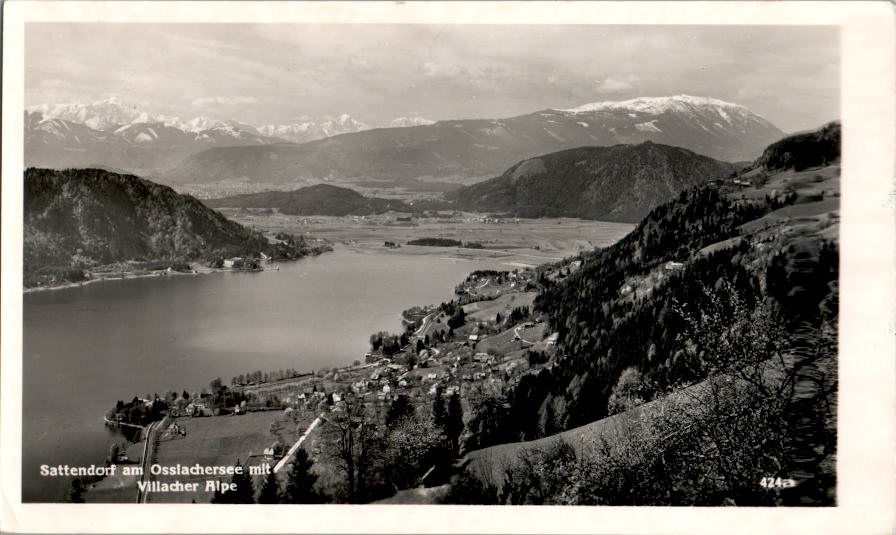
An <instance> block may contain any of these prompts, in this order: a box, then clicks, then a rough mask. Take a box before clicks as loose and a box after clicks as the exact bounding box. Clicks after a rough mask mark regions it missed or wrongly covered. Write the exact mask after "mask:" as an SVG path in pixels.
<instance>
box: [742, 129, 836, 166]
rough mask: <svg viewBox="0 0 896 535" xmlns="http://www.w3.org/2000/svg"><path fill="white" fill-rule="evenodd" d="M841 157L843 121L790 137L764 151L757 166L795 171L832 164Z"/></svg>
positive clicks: (757, 161)
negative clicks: (841, 125) (841, 126)
mask: <svg viewBox="0 0 896 535" xmlns="http://www.w3.org/2000/svg"><path fill="white" fill-rule="evenodd" d="M838 158H840V121H834V122H831V123H828V124H826V125H825V126H823V127H822V128H820V129H818V130H815V131H812V132H806V133H803V134H796V135H793V136H789V137H786V138H784V139H782V140H781V141H778V142H777V143H772V144H771V145H769V146H768V148H766V149H765V151H763V153H762V156H760V157H759V159H757V160H756V162H755V163H754V164H753V167H756V168H758V167H763V168H765V169H767V170H774V169H794V170H796V171H801V170H803V169H805V168H807V167H817V166H820V165H828V164H829V163H831V162H833V161H835V160H837V159H838Z"/></svg>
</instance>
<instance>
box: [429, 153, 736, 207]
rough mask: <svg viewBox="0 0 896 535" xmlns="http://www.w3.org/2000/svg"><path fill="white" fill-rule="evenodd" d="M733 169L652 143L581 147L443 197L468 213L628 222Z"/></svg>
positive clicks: (525, 163) (520, 165)
mask: <svg viewBox="0 0 896 535" xmlns="http://www.w3.org/2000/svg"><path fill="white" fill-rule="evenodd" d="M735 169H736V168H735V166H734V165H732V164H730V163H727V162H720V161H717V160H713V159H712V158H709V157H706V156H701V155H699V154H695V153H693V152H691V151H689V150H687V149H682V148H678V147H672V146H669V145H659V144H655V143H651V142H645V143H641V144H638V145H614V146H611V147H581V148H577V149H571V150H564V151H561V152H555V153H551V154H546V155H544V156H539V157H537V158H531V159H528V160H523V161H522V162H520V163H518V164H516V165H514V166H513V167H511V168H510V169H508V170H507V171H505V172H504V174H502V175H501V176H499V177H496V178H493V179H490V180H486V181H485V182H480V183H478V184H474V185H472V186H468V187H466V188H462V189H460V190H457V191H455V192H451V193H449V194H447V195H446V197H447V198H449V199H454V200H455V202H456V203H457V205H458V207H460V208H462V209H466V210H473V211H488V212H507V213H510V214H513V215H515V216H518V217H543V216H544V217H558V216H564V217H581V218H586V219H602V220H607V221H622V222H632V223H633V222H637V221H639V220H640V219H641V218H642V217H644V216H645V215H647V213H648V212H649V211H650V209H651V208H653V207H655V206H657V205H658V204H661V203H663V202H666V201H668V200H669V199H671V198H673V197H674V196H675V195H676V194H677V193H678V192H680V191H681V190H683V189H685V188H688V187H690V186H694V185H697V184H703V183H706V182H707V181H709V180H711V179H716V178H722V177H725V176H727V175H730V174H731V173H732V172H733V171H734V170H735Z"/></svg>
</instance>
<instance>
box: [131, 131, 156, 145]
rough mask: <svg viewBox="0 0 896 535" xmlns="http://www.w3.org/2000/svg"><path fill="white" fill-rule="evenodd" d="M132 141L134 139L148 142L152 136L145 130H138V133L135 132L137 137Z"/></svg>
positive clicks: (139, 141)
mask: <svg viewBox="0 0 896 535" xmlns="http://www.w3.org/2000/svg"><path fill="white" fill-rule="evenodd" d="M134 141H136V142H137V143H149V142H150V141H152V136H150V135H149V134H147V133H146V132H140V133H139V134H137V137H135V138H134Z"/></svg>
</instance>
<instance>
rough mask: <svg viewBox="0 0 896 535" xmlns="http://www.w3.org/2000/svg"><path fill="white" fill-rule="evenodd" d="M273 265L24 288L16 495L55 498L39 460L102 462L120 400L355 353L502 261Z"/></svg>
mask: <svg viewBox="0 0 896 535" xmlns="http://www.w3.org/2000/svg"><path fill="white" fill-rule="evenodd" d="M277 265H278V266H279V268H280V269H279V271H274V270H269V271H265V272H263V273H216V274H211V275H200V276H171V277H158V278H155V277H154V278H146V279H134V280H126V281H111V282H104V283H97V284H90V285H86V286H83V287H78V288H71V289H66V290H58V291H48V292H37V293H32V294H27V295H25V296H24V305H23V307H24V310H23V316H24V318H23V323H24V355H23V368H24V382H23V385H24V395H23V403H24V414H23V451H22V453H23V463H22V464H23V468H22V470H23V472H22V480H23V500H26V501H58V500H63V499H64V498H65V496H66V492H67V489H68V482H67V481H60V480H55V479H51V478H41V477H40V476H39V475H38V467H39V466H40V465H41V464H50V465H55V464H71V465H89V464H91V463H101V462H102V460H103V458H104V457H105V454H106V452H107V451H108V449H109V445H110V444H111V443H112V442H113V440H114V439H115V438H116V436H119V435H116V432H115V431H113V430H110V429H107V428H106V427H104V426H103V413H104V412H105V411H106V410H107V409H109V408H111V407H112V406H113V405H114V404H115V401H116V400H118V399H131V398H132V397H133V396H135V395H138V396H147V395H148V394H152V393H155V392H158V393H160V394H161V393H163V392H164V391H166V390H168V389H173V390H175V391H181V390H183V389H187V390H195V389H198V388H201V387H203V386H205V385H207V384H208V382H209V381H210V380H211V379H214V378H215V377H220V378H221V379H223V380H224V382H225V383H227V382H229V381H230V378H231V377H233V376H235V375H239V374H240V373H245V372H248V371H252V370H256V369H260V370H263V371H266V370H277V369H281V368H296V369H298V370H303V371H305V370H313V369H317V368H321V367H326V366H340V365H345V364H350V363H351V362H352V361H353V360H355V359H359V358H362V355H363V354H364V352H365V351H366V350H367V345H368V338H369V336H370V334H371V333H373V332H376V331H379V330H390V331H398V330H399V329H400V312H401V311H402V310H404V309H406V308H409V307H411V306H414V305H420V304H429V303H433V304H437V303H439V302H441V301H446V300H448V299H450V298H451V295H452V290H453V288H454V286H455V285H456V284H457V283H459V282H460V281H461V280H462V279H463V278H464V277H465V276H466V275H467V273H469V272H470V271H472V270H474V269H511V268H508V267H507V266H502V265H501V264H499V263H497V262H494V261H492V262H483V261H470V260H447V259H443V258H432V257H426V256H410V255H401V254H390V253H383V254H363V255H362V254H358V253H356V252H354V251H351V250H345V249H338V250H337V251H335V252H333V253H328V254H325V255H322V256H320V257H316V258H309V259H304V260H301V261H298V262H293V263H283V264H277Z"/></svg>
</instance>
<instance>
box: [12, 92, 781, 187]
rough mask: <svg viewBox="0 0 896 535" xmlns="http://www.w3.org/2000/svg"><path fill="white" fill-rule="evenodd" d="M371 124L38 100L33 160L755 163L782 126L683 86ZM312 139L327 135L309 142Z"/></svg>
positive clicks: (497, 169)
mask: <svg viewBox="0 0 896 535" xmlns="http://www.w3.org/2000/svg"><path fill="white" fill-rule="evenodd" d="M368 128H369V126H368V125H365V124H363V123H361V122H359V121H357V120H355V119H353V118H352V117H350V116H348V115H342V116H340V117H338V118H336V119H327V120H324V121H321V122H314V121H305V122H301V123H296V124H290V125H265V126H262V127H259V128H255V127H253V126H250V125H246V124H243V123H240V122H237V121H218V120H215V119H209V118H204V117H199V118H196V119H192V120H190V121H181V120H180V119H179V118H177V117H169V116H152V115H150V114H148V113H145V112H143V111H140V110H138V109H137V108H134V107H132V106H130V107H129V106H126V105H125V104H123V103H122V101H121V100H120V99H115V98H112V99H106V100H103V101H97V102H93V103H89V104H66V105H57V106H50V105H40V106H32V107H30V108H29V109H28V113H27V116H26V128H25V161H26V165H29V166H43V167H52V168H66V167H79V166H80V167H84V166H111V167H115V168H120V169H125V170H128V171H129V172H139V173H140V174H142V175H144V176H149V177H152V178H154V179H155V180H159V181H162V182H165V183H207V182H216V181H221V180H233V179H237V180H249V181H261V182H294V181H299V180H307V179H311V180H315V179H324V178H327V179H331V180H343V179H344V180H351V181H354V182H359V181H366V180H377V179H382V180H391V181H396V180H397V181H402V180H405V181H407V180H410V179H423V180H443V179H452V178H463V179H467V180H469V179H471V178H474V179H475V178H485V177H490V176H495V175H497V174H499V173H501V172H502V171H503V170H504V169H506V168H507V167H509V166H511V165H513V164H514V163H515V162H518V161H520V160H523V159H525V158H530V157H532V156H533V155H536V154H545V153H549V152H554V151H559V150H564V149H569V148H576V147H581V146H611V145H616V144H620V143H640V142H643V141H652V142H654V143H662V144H668V145H674V146H679V147H683V148H687V149H689V150H693V151H695V152H697V153H700V154H704V155H707V156H710V157H713V158H717V159H722V160H727V161H738V160H741V161H743V160H746V161H753V160H754V159H755V158H756V157H757V156H758V155H759V154H760V153H761V151H762V150H763V149H764V148H765V146H767V145H768V144H769V143H771V142H773V141H775V140H777V139H780V138H781V137H782V136H783V133H782V132H781V131H780V130H778V129H777V128H776V127H775V126H774V125H772V124H771V123H769V122H768V121H766V120H765V119H763V118H761V117H759V116H757V115H755V114H753V113H752V112H750V111H749V110H748V109H747V108H744V107H743V106H739V105H737V104H731V103H728V102H723V101H720V100H715V99H710V98H702V97H691V96H687V95H679V96H673V97H658V98H640V99H634V100H629V101H623V102H601V103H594V104H589V105H585V106H581V107H578V108H574V109H567V110H543V111H540V112H536V113H531V114H527V115H521V116H518V117H511V118H507V119H471V120H449V121H438V122H435V123H432V122H431V121H429V120H427V119H423V118H421V117H419V116H416V117H401V118H397V119H395V120H394V121H392V122H391V123H390V127H388V128H373V129H368ZM323 136H329V137H323ZM315 137H321V139H316V140H312V141H308V140H309V139H312V138H315ZM287 141H292V142H296V143H300V144H297V145H296V144H291V143H286V142H287Z"/></svg>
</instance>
